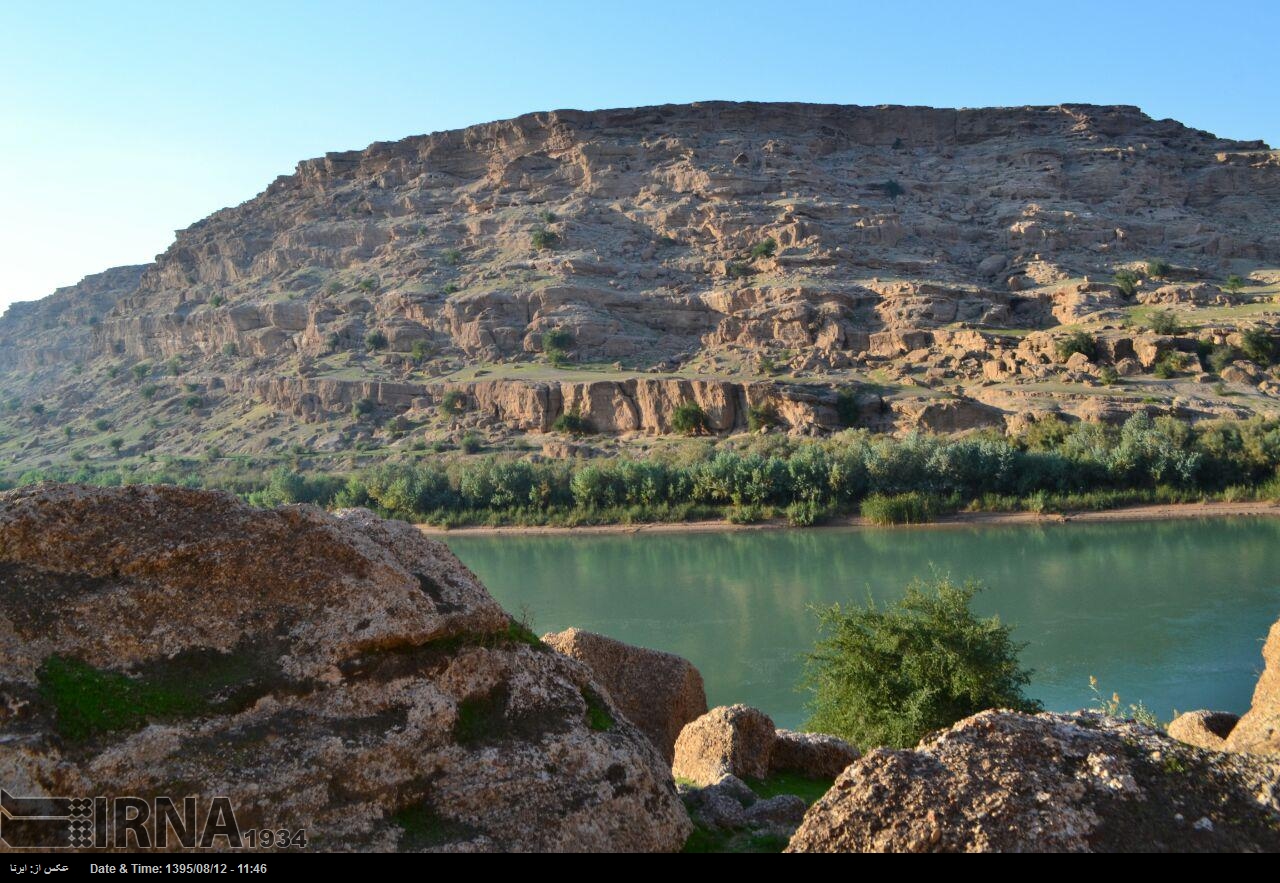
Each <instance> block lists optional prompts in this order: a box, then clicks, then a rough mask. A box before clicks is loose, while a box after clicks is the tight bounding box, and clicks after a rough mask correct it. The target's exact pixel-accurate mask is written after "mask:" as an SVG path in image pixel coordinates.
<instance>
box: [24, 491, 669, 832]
mask: <svg viewBox="0 0 1280 883" xmlns="http://www.w3.org/2000/svg"><path fill="white" fill-rule="evenodd" d="M0 697H2V701H0V728H2V730H3V738H2V739H0V741H3V744H4V750H3V752H0V780H2V781H3V782H4V783H5V785H6V788H9V789H12V790H13V791H14V792H15V793H22V794H27V795H85V794H107V795H133V796H139V797H143V798H147V799H150V798H154V797H157V796H168V797H172V798H174V799H175V800H177V801H178V802H179V805H181V798H183V797H184V796H187V795H193V796H198V797H203V798H204V799H206V800H207V799H208V798H209V797H211V796H213V795H220V796H226V797H229V798H230V800H231V802H232V804H233V806H234V809H235V815H236V819H237V821H238V823H239V824H240V826H241V827H242V828H271V829H279V828H288V829H290V830H291V831H292V830H296V829H300V828H302V829H305V830H306V832H307V834H308V837H309V847H308V848H310V849H320V850H344V851H345V850H394V849H399V850H423V849H438V850H457V851H475V850H485V851H492V850H539V851H557V850H610V851H616V850H674V849H678V848H680V846H681V845H682V844H683V842H684V840H685V838H686V836H687V835H688V832H689V830H690V827H689V822H688V818H687V815H686V813H685V810H684V808H683V807H682V805H681V803H680V801H679V798H678V797H677V795H676V791H675V788H674V784H673V781H672V777H671V774H670V770H669V767H668V764H667V763H666V761H665V760H664V758H663V757H662V755H661V753H660V752H659V751H658V750H657V749H656V748H654V746H653V745H652V744H651V743H650V741H649V739H648V738H647V737H646V736H645V735H644V734H643V733H642V732H641V731H640V730H638V729H637V728H636V727H635V726H633V725H632V724H631V723H630V722H628V721H627V720H626V718H625V717H624V715H623V714H622V713H621V711H620V710H619V709H618V708H617V707H616V706H615V705H614V703H613V702H612V701H611V700H610V699H609V697H608V695H607V693H606V691H605V690H604V689H603V688H601V687H600V686H599V685H598V684H596V683H595V681H594V680H593V679H592V676H591V672H590V671H589V670H588V669H587V667H585V666H584V665H582V664H580V663H578V662H576V661H575V660H573V659H570V658H568V657H566V656H563V655H561V654H558V653H555V652H553V651H551V650H550V649H549V648H547V647H545V646H543V645H542V644H541V642H540V641H538V640H537V638H536V637H534V636H533V635H531V634H529V633H528V632H527V630H522V629H521V627H519V626H518V625H517V624H516V623H514V622H513V621H512V620H511V619H510V618H509V617H508V616H507V614H506V613H504V612H503V610H502V609H501V608H500V607H499V606H498V604H497V603H496V602H495V601H494V600H493V599H492V598H491V597H490V596H489V595H488V593H487V592H486V591H485V589H484V587H483V586H482V585H481V584H480V583H479V582H478V581H477V580H476V578H475V577H474V576H473V575H472V574H471V573H470V572H469V571H468V570H467V569H466V568H465V567H464V566H463V565H462V564H461V563H460V562H459V561H458V560H457V559H456V558H454V556H453V555H452V554H451V553H450V552H449V551H448V550H447V548H446V547H445V546H443V545H442V544H440V543H437V542H434V541H431V540H428V539H426V538H425V537H423V536H422V534H420V533H419V532H418V531H415V530H414V529H412V528H411V527H410V526H408V525H405V524H399V523H395V522H384V521H381V520H380V519H378V518H376V517H374V516H372V515H371V514H370V513H368V512H366V511H364V510H351V511H348V512H344V513H340V514H339V515H337V516H334V515H328V514H325V513H323V512H321V511H319V510H316V509H313V508H310V507H287V508H282V509H277V510H272V511H262V510H255V509H251V508H249V507H247V506H245V505H243V504H241V503H239V502H238V501H236V500H235V499H234V498H233V497H231V496H229V495H225V494H220V493H207V492H196V491H188V490H181V489H176V488H170V487H128V488H116V489H90V488H85V487H80V486H74V485H39V486H34V487H31V488H27V489H24V490H20V491H15V492H10V493H6V494H3V495H0Z"/></svg>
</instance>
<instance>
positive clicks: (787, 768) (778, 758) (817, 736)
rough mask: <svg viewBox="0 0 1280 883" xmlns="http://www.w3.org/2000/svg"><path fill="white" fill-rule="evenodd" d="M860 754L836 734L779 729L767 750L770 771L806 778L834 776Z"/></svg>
mask: <svg viewBox="0 0 1280 883" xmlns="http://www.w3.org/2000/svg"><path fill="white" fill-rule="evenodd" d="M861 756H862V755H861V753H860V752H859V751H858V749H857V748H855V747H853V746H852V745H850V744H849V743H848V742H846V741H845V740H843V739H841V738H840V737H838V736H830V735H827V734H825V733H796V732H793V731H791V730H778V732H777V734H776V738H775V739H774V741H773V747H772V748H771V749H770V751H769V770H770V771H771V772H775V773H795V774H797V775H800V776H804V777H806V778H809V779H834V778H835V777H836V776H838V775H840V774H841V773H842V772H844V770H845V768H846V767H848V766H849V764H851V763H853V762H854V761H855V760H857V759H858V758H859V757H861Z"/></svg>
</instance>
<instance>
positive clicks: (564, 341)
mask: <svg viewBox="0 0 1280 883" xmlns="http://www.w3.org/2000/svg"><path fill="white" fill-rule="evenodd" d="M571 346H573V332H572V331H570V330H569V329H568V328H549V329H548V330H546V331H544V332H543V333H542V348H543V349H544V350H550V349H557V350H565V349H568V348H569V347H571Z"/></svg>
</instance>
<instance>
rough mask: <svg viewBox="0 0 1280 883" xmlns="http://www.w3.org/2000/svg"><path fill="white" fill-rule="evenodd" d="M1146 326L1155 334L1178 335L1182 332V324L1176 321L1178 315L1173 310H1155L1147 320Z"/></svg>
mask: <svg viewBox="0 0 1280 883" xmlns="http://www.w3.org/2000/svg"><path fill="white" fill-rule="evenodd" d="M1147 324H1148V326H1150V328H1151V330H1152V331H1154V332H1155V333H1156V334H1179V333H1181V332H1182V323H1181V322H1180V321H1178V314H1177V313H1175V312H1174V311H1173V310H1156V311H1155V312H1154V313H1152V314H1151V318H1150V319H1148V320H1147Z"/></svg>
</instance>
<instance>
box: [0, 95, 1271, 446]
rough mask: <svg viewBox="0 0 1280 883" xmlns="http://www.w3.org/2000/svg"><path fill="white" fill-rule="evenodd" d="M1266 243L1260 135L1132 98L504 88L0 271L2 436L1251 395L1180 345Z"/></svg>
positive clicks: (1242, 289) (390, 428) (868, 421)
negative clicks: (448, 121)
mask: <svg viewBox="0 0 1280 883" xmlns="http://www.w3.org/2000/svg"><path fill="white" fill-rule="evenodd" d="M1277 267H1280V151H1272V150H1270V149H1268V147H1267V146H1266V145H1265V144H1263V143H1261V142H1239V141H1229V140H1225V139H1221V138H1217V137H1215V136H1213V135H1211V134H1209V133H1206V132H1201V131H1196V130H1192V129H1188V128H1187V127H1185V126H1183V125H1181V124H1179V123H1177V122H1174V121H1171V120H1163V121H1157V120H1153V119H1151V118H1149V117H1147V116H1146V115H1144V114H1143V113H1141V112H1140V111H1139V110H1138V109H1136V108H1132V107H1123V106H1117V107H1096V106H1085V105H1063V106H1057V107H1024V108H993V109H975V110H943V109H932V108H923V107H847V106H829V105H805V104H734V103H703V104H692V105H670V106H661V107H648V108H636V109H628V110H608V111H597V112H579V111H555V112H550V113H540V114H529V115H526V116H522V117H519V118H517V119H513V120H507V121H503V122H495V123H489V124H485V125H479V126H473V127H471V128H467V129H463V130H458V131H450V132H441V133H436V134H432V135H426V136H419V137H412V138H406V139H404V140H402V141H398V142H394V143H377V144H373V145H371V146H369V147H368V148H366V149H365V150H362V151H351V152H344V153H331V154H328V155H326V156H324V157H322V158H319V159H313V160H307V161H304V162H302V163H300V164H299V165H298V168H297V170H296V172H295V173H294V174H292V175H288V176H283V177H281V178H279V179H277V180H276V181H274V182H273V183H272V184H271V185H270V186H269V187H268V188H267V189H266V190H265V191H264V192H263V193H261V194H260V195H259V196H257V197H255V198H254V199H252V200H249V201H248V202H246V203H244V204H242V205H240V206H237V207H235V208H229V209H225V210H223V211H220V212H217V213H215V214H213V215H211V216H210V217H208V218H206V219H204V220H202V221H199V222H197V223H196V224H194V225H192V226H191V227H189V228H188V229H186V230H184V231H181V232H180V233H179V234H178V236H177V239H176V241H175V242H174V244H173V245H172V246H171V247H170V248H169V249H168V250H167V251H165V252H164V253H163V254H162V255H160V256H159V257H158V258H157V259H156V261H155V263H153V264H150V265H147V266H145V267H124V268H117V269H114V270H109V271H107V272H105V273H102V274H99V275H96V276H91V277H88V278H86V279H85V280H84V281H82V282H81V283H79V284H78V285H76V286H72V287H70V288H67V289H61V290H59V291H58V292H56V293H55V294H53V295H51V296H50V297H49V298H46V299H45V300H43V301H39V302H36V303H32V304H16V305H14V306H13V307H12V308H10V310H9V311H8V313H7V314H6V315H5V316H4V318H3V319H0V390H2V391H3V395H4V400H5V403H6V405H7V413H5V414H4V415H2V416H3V419H2V420H0V457H3V458H4V459H5V460H7V462H8V464H9V467H10V468H29V467H34V466H39V465H43V464H48V463H56V462H62V461H66V460H68V459H74V458H75V456H76V455H77V452H78V453H79V455H80V456H81V457H84V456H90V457H92V456H96V455H99V454H101V453H102V452H103V451H105V446H106V445H107V443H108V441H110V440H111V439H120V444H119V445H118V446H117V447H116V450H117V451H121V450H123V451H124V453H126V454H127V453H134V454H143V453H160V454H172V455H190V454H193V453H199V452H203V451H206V450H208V449H209V448H211V447H212V448H216V449H217V450H219V451H221V452H223V453H255V452H257V453H261V452H263V451H268V450H270V449H273V448H277V449H283V447H289V446H302V447H305V448H307V449H308V450H312V451H330V452H338V451H345V450H352V449H356V448H359V449H361V450H372V449H377V448H382V447H387V448H394V447H395V446H398V445H399V446H408V445H413V444H417V443H419V442H423V441H428V442H430V441H438V440H444V439H455V440H456V438H457V437H459V436H460V435H461V434H462V433H464V432H467V431H472V432H479V433H481V434H484V435H486V436H487V437H488V439H489V441H490V442H491V443H494V444H498V443H502V442H503V441H504V440H506V441H508V442H509V441H510V440H511V439H513V438H515V437H518V436H521V435H523V434H526V433H533V434H538V433H545V432H548V431H551V430H552V429H553V427H554V425H555V423H556V421H557V419H558V418H559V417H561V416H562V415H565V414H574V415H577V416H579V417H580V418H581V419H582V421H583V422H584V423H585V425H586V427H587V428H588V429H589V430H591V431H592V432H595V433H599V434H601V435H602V436H604V437H605V439H606V441H601V442H599V444H601V445H604V446H610V445H616V444H620V443H621V444H627V443H629V440H632V439H635V438H636V437H644V436H651V435H654V434H661V433H666V432H668V431H670V429H671V414H672V412H673V411H674V409H675V408H676V407H677V406H678V405H680V404H681V403H684V402H690V401H693V402H697V403H698V404H699V405H700V406H701V407H702V408H703V410H704V411H705V412H706V414H707V416H708V419H709V424H710V428H711V429H712V430H714V431H716V432H720V433H728V432H733V431H736V430H741V429H745V428H746V426H747V423H748V414H749V412H750V411H751V410H752V409H756V410H757V412H759V413H765V412H767V413H768V414H769V415H770V418H771V421H776V422H777V423H779V424H780V425H782V426H783V427H784V428H788V429H790V430H792V431H796V432H805V433H812V432H818V431H823V430H827V429H834V428H839V427H841V426H845V425H849V424H855V425H860V426H866V427H868V428H870V429H874V430H881V431H901V430H905V429H908V428H913V427H921V428H925V429H933V430H938V431H955V430H964V429H968V428H973V427H983V426H990V427H996V428H1001V429H1004V428H1010V429H1017V428H1018V427H1019V426H1020V425H1022V424H1024V423H1025V422H1027V421H1028V420H1034V419H1035V418H1036V417H1037V416H1038V415H1041V414H1044V413H1047V412H1060V413H1063V414H1066V415H1068V416H1069V417H1079V418H1085V419H1099V420H1116V419H1121V418H1123V417H1124V416H1126V415H1127V414H1129V413H1132V412H1133V411H1135V410H1147V411H1167V412H1172V413H1178V414H1182V415H1184V416H1187V417H1188V418H1192V419H1195V418H1200V417H1206V416H1222V415H1226V416H1245V415H1248V414H1252V413H1258V412H1262V413H1275V412H1276V411H1278V410H1280V402H1278V401H1277V398H1276V396H1277V395H1280V382H1278V381H1277V378H1276V376H1275V375H1274V373H1268V369H1267V366H1266V365H1265V364H1264V365H1262V366H1259V365H1257V364H1256V363H1255V362H1256V360H1255V361H1248V360H1241V361H1236V362H1235V363H1234V364H1231V363H1232V361H1233V360H1232V359H1229V358H1227V359H1222V360H1220V361H1221V362H1222V363H1223V364H1219V365H1217V366H1213V367H1211V366H1210V365H1208V364H1207V358H1208V354H1209V351H1210V348H1211V347H1213V346H1218V347H1228V348H1230V347H1238V346H1239V345H1240V341H1241V335H1242V333H1243V332H1246V331H1248V330H1249V329H1251V328H1254V327H1255V326H1256V327H1258V328H1261V329H1262V331H1263V333H1265V334H1270V333H1271V332H1272V329H1274V327H1275V326H1276V324H1277V316H1278V315H1280V306H1277V305H1276V304H1275V303H1274V302H1275V300H1276V299H1277V296H1280V271H1277V269H1276V268H1277ZM1117 273H1119V274H1121V275H1120V276H1119V277H1117ZM1126 273H1128V274H1130V275H1128V276H1126V275H1125V274H1126ZM1233 276H1234V277H1236V278H1234V279H1232V278H1231V277H1233ZM1229 280H1230V281H1229ZM1164 310H1170V311H1171V312H1169V313H1168V314H1165V313H1164V312H1163V311H1164ZM1153 315H1156V316H1160V317H1162V318H1168V317H1170V316H1173V317H1175V319H1176V321H1175V322H1174V323H1173V325H1170V324H1169V323H1167V322H1153ZM1153 325H1154V328H1153V327H1152V326H1153ZM1174 326H1176V327H1174ZM1074 332H1083V333H1084V334H1085V335H1086V336H1087V337H1088V340H1089V341H1090V343H1091V345H1090V346H1088V347H1083V349H1084V350H1085V351H1084V352H1079V351H1070V350H1071V349H1072V348H1071V347H1067V348H1064V347H1063V346H1061V345H1060V344H1061V342H1062V341H1063V340H1064V339H1065V338H1066V336H1067V335H1069V334H1072V333H1074ZM1157 332H1159V333H1157ZM1075 349H1076V350H1080V349H1082V348H1081V347H1076V348H1075ZM1153 372H1154V373H1153ZM1211 373H1213V374H1215V375H1216V376H1210V375H1211ZM842 391H843V397H842V395H841V393H842ZM849 403H852V405H850V404H849ZM104 424H105V425H107V426H109V428H106V429H104V428H103V427H104ZM282 446H283V447H282Z"/></svg>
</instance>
